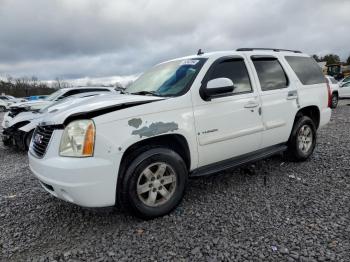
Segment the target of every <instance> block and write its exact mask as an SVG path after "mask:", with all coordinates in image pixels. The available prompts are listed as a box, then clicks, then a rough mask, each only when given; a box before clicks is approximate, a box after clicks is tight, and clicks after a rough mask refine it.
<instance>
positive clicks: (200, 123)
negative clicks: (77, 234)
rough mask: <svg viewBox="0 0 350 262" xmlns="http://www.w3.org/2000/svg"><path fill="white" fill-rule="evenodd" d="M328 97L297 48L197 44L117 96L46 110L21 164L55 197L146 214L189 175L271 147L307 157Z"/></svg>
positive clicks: (163, 206) (172, 200)
mask: <svg viewBox="0 0 350 262" xmlns="http://www.w3.org/2000/svg"><path fill="white" fill-rule="evenodd" d="M330 105H331V92H330V89H329V86H327V84H326V83H325V79H324V76H323V74H322V71H321V68H320V67H319V66H318V65H317V63H316V62H315V61H314V59H312V58H310V57H309V56H308V55H306V54H302V53H300V52H298V51H288V50H281V49H262V48H258V49H254V48H244V49H238V50H237V51H223V52H213V53H202V52H198V55H194V56H189V57H184V58H178V59H174V60H171V61H168V62H164V63H161V64H158V65H156V66H155V67H153V68H151V69H150V70H149V71H147V72H145V73H144V74H143V75H142V76H140V77H139V78H138V79H137V80H136V81H135V82H134V83H133V84H132V85H130V86H129V87H128V88H126V90H125V92H124V94H122V95H119V96H110V97H109V96H99V97H93V98H91V99H90V100H89V102H88V103H80V104H76V105H74V107H65V108H64V109H63V110H60V111H58V112H52V113H50V114H47V115H46V116H45V117H44V118H43V119H42V122H41V123H40V124H39V125H38V126H37V128H36V129H35V132H34V134H33V139H32V142H31V145H30V150H29V153H28V155H29V163H30V168H31V170H32V172H33V173H34V175H35V176H36V177H37V178H38V180H39V181H40V184H41V185H42V187H43V188H44V189H45V190H46V191H47V192H49V193H50V194H52V195H53V196H55V197H58V198H61V199H63V200H65V201H68V202H71V203H74V204H78V205H81V206H86V207H103V206H113V205H121V206H122V207H123V208H125V209H127V210H129V211H130V212H132V213H133V214H135V215H137V216H139V217H142V218H146V219H149V218H154V217H158V216H162V215H165V214H167V213H169V212H170V211H171V210H173V209H174V208H175V207H176V206H177V205H178V204H179V202H180V201H181V199H182V197H183V195H184V192H185V188H186V185H187V180H188V177H189V176H190V177H195V176H201V175H210V174H213V173H216V172H220V171H222V170H224V169H228V168H233V167H237V166H239V165H241V164H244V163H248V162H250V161H254V160H257V159H261V158H265V157H268V156H271V155H274V154H277V153H281V152H285V153H286V155H287V156H288V157H289V158H290V159H292V160H293V161H304V160H306V159H308V158H309V157H310V156H311V154H312V153H313V151H314V148H315V146H316V139H317V135H316V133H317V129H318V128H320V127H322V126H324V125H325V124H327V123H328V122H329V120H330V117H331V109H330V108H329V107H330Z"/></svg>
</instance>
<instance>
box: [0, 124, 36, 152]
mask: <svg viewBox="0 0 350 262" xmlns="http://www.w3.org/2000/svg"><path fill="white" fill-rule="evenodd" d="M28 123H29V121H25V122H21V123H17V124H15V125H13V126H11V127H8V128H4V129H3V131H2V134H1V140H2V142H3V144H4V145H5V146H9V147H10V146H17V147H18V148H19V149H21V150H26V149H27V145H26V136H27V133H26V132H24V131H22V130H19V128H21V127H23V126H25V125H27V124H28Z"/></svg>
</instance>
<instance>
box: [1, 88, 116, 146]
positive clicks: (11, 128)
mask: <svg viewBox="0 0 350 262" xmlns="http://www.w3.org/2000/svg"><path fill="white" fill-rule="evenodd" d="M59 91H61V92H59ZM59 91H57V92H55V93H54V94H52V97H53V98H52V99H50V100H49V99H47V100H45V101H36V102H38V103H35V102H27V103H23V104H25V105H26V107H23V104H22V105H21V106H20V107H19V106H17V105H16V106H15V107H12V106H10V109H9V110H10V111H9V112H8V113H6V114H5V116H4V119H3V122H2V127H3V131H2V141H3V143H4V145H5V146H12V145H16V146H17V147H18V148H20V149H23V150H27V149H28V146H29V142H30V139H31V137H32V133H33V132H32V131H33V130H34V128H35V126H34V127H32V125H30V124H31V121H32V120H33V119H36V118H39V117H41V116H42V115H43V113H45V112H46V111H47V110H48V109H49V108H50V107H51V106H55V105H56V106H58V102H60V101H63V100H66V99H67V98H69V97H72V96H73V100H74V99H76V98H79V97H80V95H82V97H85V96H92V94H94V93H108V94H117V92H116V91H115V90H114V89H113V88H104V87H103V88H99V87H91V88H90V87H89V88H67V90H66V89H61V90H59ZM91 93H92V94H91ZM84 94H87V95H84ZM41 110H42V111H41Z"/></svg>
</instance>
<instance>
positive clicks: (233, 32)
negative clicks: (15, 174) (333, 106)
mask: <svg viewBox="0 0 350 262" xmlns="http://www.w3.org/2000/svg"><path fill="white" fill-rule="evenodd" d="M349 10H350V1H347V0H332V1H329V0H328V1H327V0H324V1H322V0H308V1H305V0H249V1H248V0H242V1H240V0H235V1H232V0H227V1H225V0H224V1H214V0H186V1H180V0H157V1H153V0H135V1H130V0H95V1H92V0H91V1H90V0H0V75H6V74H10V75H13V76H16V77H18V76H31V75H36V76H37V77H39V79H54V78H56V77H60V78H70V79H73V78H82V77H106V76H116V75H117V76H119V75H121V76H123V75H132V74H136V73H139V72H142V71H143V70H145V69H146V68H147V67H149V66H151V65H153V64H155V63H158V62H161V61H163V60H167V59H170V58H175V57H178V56H184V55H189V54H194V53H196V51H197V50H198V48H202V49H203V50H204V51H215V50H229V49H235V48H237V47H279V48H290V49H298V50H302V51H304V52H307V53H310V54H313V53H316V54H326V53H329V52H334V53H337V54H339V55H340V56H341V58H343V59H345V58H346V57H347V56H349V55H350V34H349V28H350V27H349V26H350V13H349Z"/></svg>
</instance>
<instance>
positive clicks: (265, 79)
mask: <svg viewBox="0 0 350 262" xmlns="http://www.w3.org/2000/svg"><path fill="white" fill-rule="evenodd" d="M252 60H253V63H254V66H255V69H256V72H257V74H258V77H259V81H260V86H261V90H262V91H267V90H276V89H282V88H286V87H287V86H288V78H287V76H286V73H285V72H284V70H283V68H282V66H281V64H280V63H279V62H278V60H277V59H276V58H272V57H271V58H270V57H252Z"/></svg>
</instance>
